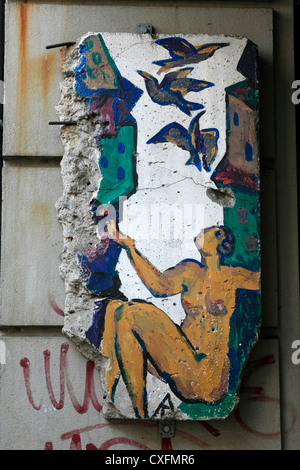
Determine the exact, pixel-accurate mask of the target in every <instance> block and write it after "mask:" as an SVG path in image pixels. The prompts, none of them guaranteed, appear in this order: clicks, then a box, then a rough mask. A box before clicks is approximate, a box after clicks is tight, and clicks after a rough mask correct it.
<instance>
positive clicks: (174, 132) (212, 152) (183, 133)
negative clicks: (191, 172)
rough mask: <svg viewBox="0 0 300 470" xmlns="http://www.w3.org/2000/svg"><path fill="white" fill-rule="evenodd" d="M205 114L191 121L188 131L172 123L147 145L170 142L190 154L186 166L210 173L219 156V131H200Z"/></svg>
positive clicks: (213, 129)
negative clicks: (193, 166) (192, 166)
mask: <svg viewBox="0 0 300 470" xmlns="http://www.w3.org/2000/svg"><path fill="white" fill-rule="evenodd" d="M204 113H205V111H201V112H200V113H198V114H197V115H196V116H195V117H194V118H193V119H192V120H191V122H190V125H189V128H188V129H185V128H184V127H183V126H182V125H181V124H178V123H177V122H171V123H170V124H168V125H167V126H165V127H163V128H162V129H161V130H160V131H159V132H158V133H157V134H156V135H154V136H153V137H151V139H149V140H148V141H147V144H157V143H161V142H170V143H172V144H174V145H176V146H177V147H180V148H181V149H183V150H185V151H187V152H189V154H190V158H189V159H188V161H187V162H186V165H195V166H196V167H197V168H198V170H199V171H201V170H202V168H203V169H204V170H205V171H207V172H210V171H211V164H212V163H213V161H214V160H215V158H216V156H217V151H218V139H219V131H218V129H215V128H211V129H201V130H200V126H199V120H200V117H201V116H203V114H204Z"/></svg>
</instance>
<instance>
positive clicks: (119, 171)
mask: <svg viewBox="0 0 300 470" xmlns="http://www.w3.org/2000/svg"><path fill="white" fill-rule="evenodd" d="M117 178H118V180H124V179H125V170H124V168H122V167H121V166H119V168H118V169H117Z"/></svg>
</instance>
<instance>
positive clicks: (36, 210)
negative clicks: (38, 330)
mask: <svg viewBox="0 0 300 470" xmlns="http://www.w3.org/2000/svg"><path fill="white" fill-rule="evenodd" d="M61 191H62V189H61V181H60V177H59V168H43V167H40V168H39V167H34V168H21V167H20V168H4V171H3V200H4V203H3V214H2V259H1V271H2V272H1V277H2V293H1V294H2V308H1V325H61V324H62V323H63V318H62V316H61V315H59V314H58V313H60V310H59V308H58V307H60V308H61V309H63V308H64V307H63V305H64V286H63V281H62V279H61V278H60V276H59V269H58V267H59V257H60V254H61V250H62V230H61V226H60V224H59V222H58V220H57V217H56V211H55V202H56V200H57V199H58V197H59V194H60V193H61ZM57 312H58V313H57Z"/></svg>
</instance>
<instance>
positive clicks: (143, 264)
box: [107, 221, 185, 297]
mask: <svg viewBox="0 0 300 470" xmlns="http://www.w3.org/2000/svg"><path fill="white" fill-rule="evenodd" d="M107 229H108V232H109V235H110V237H111V238H112V239H113V240H114V241H115V242H116V243H118V244H119V245H120V246H122V247H123V248H124V249H125V250H126V253H127V255H128V258H129V260H130V263H131V264H132V266H133V268H134V269H135V271H136V272H137V274H138V276H139V277H140V279H141V280H142V282H143V283H144V284H145V286H146V287H147V288H148V289H149V290H150V292H151V293H152V294H153V295H154V296H155V297H167V296H170V295H175V294H178V293H180V292H181V291H182V282H183V273H184V271H185V266H184V264H179V265H177V266H175V267H174V268H171V269H168V270H167V271H164V272H160V271H159V270H158V269H157V268H156V267H155V266H154V265H153V264H152V263H151V262H150V261H149V260H148V259H147V258H145V257H144V256H143V255H142V254H141V253H140V252H139V251H138V250H137V249H136V247H135V243H134V240H132V238H130V237H127V236H125V235H122V234H120V233H119V232H118V231H117V229H116V227H115V224H114V222H113V221H111V222H108V223H107Z"/></svg>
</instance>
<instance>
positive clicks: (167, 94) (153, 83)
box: [137, 67, 214, 116]
mask: <svg viewBox="0 0 300 470" xmlns="http://www.w3.org/2000/svg"><path fill="white" fill-rule="evenodd" d="M192 70H193V67H189V68H185V69H181V70H178V71H176V72H170V73H167V74H166V75H165V77H164V78H163V80H162V81H161V83H159V82H158V80H157V79H156V78H155V77H153V76H152V75H150V74H149V73H147V72H143V71H142V70H137V73H138V74H139V75H141V76H142V77H143V78H144V80H145V86H146V89H147V91H148V94H149V96H150V98H151V99H152V101H154V103H158V104H160V105H162V106H166V105H175V106H178V108H179V109H180V110H181V111H183V112H184V113H185V114H187V115H188V116H190V115H191V111H195V110H199V109H203V108H204V106H203V105H202V104H200V103H192V102H190V101H187V100H185V99H184V97H185V96H186V95H187V93H189V92H191V91H193V92H198V91H201V90H204V89H205V88H209V87H211V86H214V84H213V83H211V82H205V81H203V80H196V79H194V78H186V77H187V75H188V74H189V73H190V72H191V71H192Z"/></svg>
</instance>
